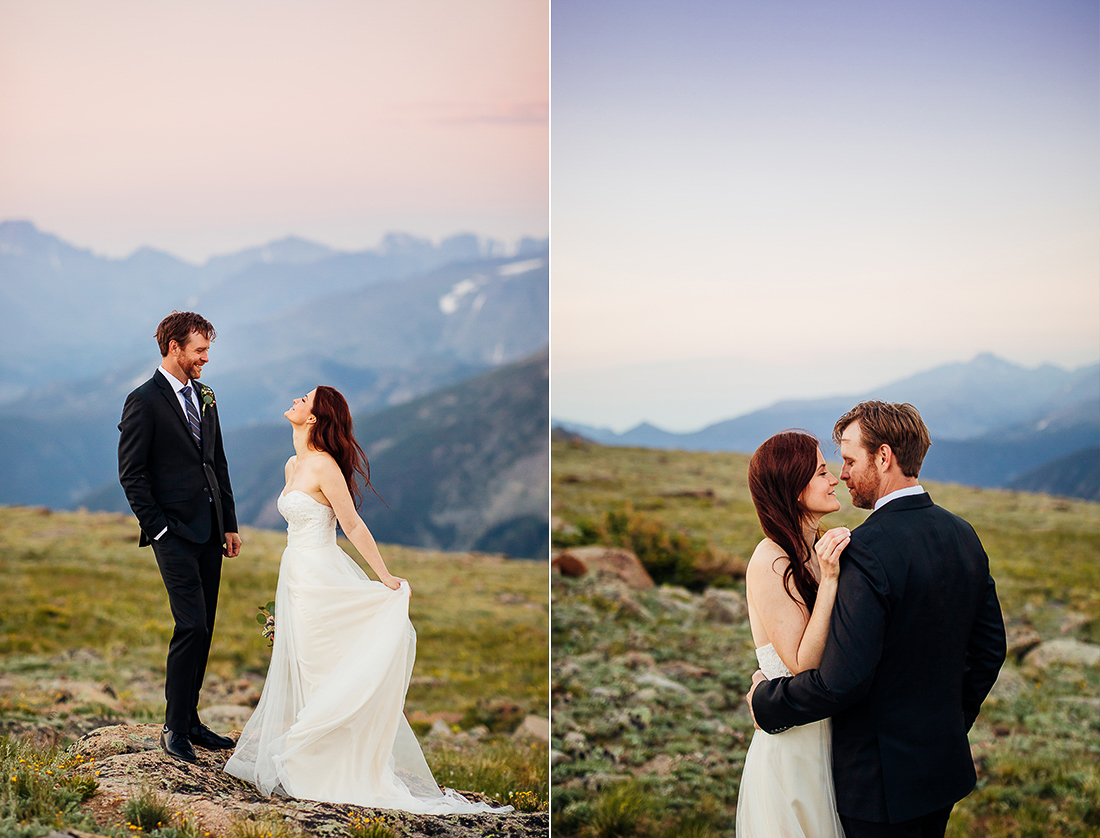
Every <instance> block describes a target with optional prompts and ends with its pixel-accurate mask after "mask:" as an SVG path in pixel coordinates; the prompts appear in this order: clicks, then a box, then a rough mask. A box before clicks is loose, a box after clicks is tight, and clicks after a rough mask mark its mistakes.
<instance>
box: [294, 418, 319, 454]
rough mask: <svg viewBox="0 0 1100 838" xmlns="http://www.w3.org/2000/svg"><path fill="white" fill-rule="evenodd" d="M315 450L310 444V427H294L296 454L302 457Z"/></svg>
mask: <svg viewBox="0 0 1100 838" xmlns="http://www.w3.org/2000/svg"><path fill="white" fill-rule="evenodd" d="M313 450H314V449H313V447H312V446H311V445H310V444H309V425H295V426H294V453H295V454H296V455H297V456H299V457H302V456H304V455H306V454H309V453H310V452H312V451H313Z"/></svg>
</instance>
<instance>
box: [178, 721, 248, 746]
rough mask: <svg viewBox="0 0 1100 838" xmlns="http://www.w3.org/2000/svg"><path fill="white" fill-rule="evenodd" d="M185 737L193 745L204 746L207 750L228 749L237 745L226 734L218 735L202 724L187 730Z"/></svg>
mask: <svg viewBox="0 0 1100 838" xmlns="http://www.w3.org/2000/svg"><path fill="white" fill-rule="evenodd" d="M187 738H188V739H190V740H191V743H192V744H193V745H198V746H199V747H200V748H206V750H208V751H230V750H232V749H233V748H235V747H237V743H236V742H234V741H233V740H232V739H230V738H229V737H228V736H219V735H218V734H216V733H214V731H212V730H211V729H210V728H208V727H207V726H206V725H202V724H200V725H198V726H197V727H193V728H191V729H190V730H189V731H187Z"/></svg>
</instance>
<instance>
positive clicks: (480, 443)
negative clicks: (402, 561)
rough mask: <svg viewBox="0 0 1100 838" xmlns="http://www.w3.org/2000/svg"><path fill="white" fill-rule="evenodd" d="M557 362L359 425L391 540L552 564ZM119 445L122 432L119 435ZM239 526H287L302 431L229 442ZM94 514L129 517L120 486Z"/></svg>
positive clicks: (483, 380) (272, 429)
mask: <svg viewBox="0 0 1100 838" xmlns="http://www.w3.org/2000/svg"><path fill="white" fill-rule="evenodd" d="M548 375H549V365H548V358H547V353H546V352H545V351H544V352H541V353H539V354H538V355H536V356H534V357H532V358H529V359H526V360H524V361H520V362H518V363H515V364H510V365H508V366H505V367H502V368H500V369H496V370H493V371H492V372H488V373H485V374H483V375H480V376H477V377H475V378H472V379H468V380H466V381H463V382H461V383H459V384H456V385H453V386H451V387H446V388H442V389H440V390H436V391H434V392H432V393H429V394H428V395H425V396H421V397H419V398H417V399H414V400H413V401H411V402H408V403H406V404H403V405H400V406H398V407H392V408H388V409H386V410H383V411H380V412H378V413H373V414H369V415H361V416H356V417H355V428H356V437H357V439H358V440H359V442H360V444H361V445H362V446H363V448H364V450H365V451H366V453H367V458H368V460H369V461H370V474H371V483H372V485H373V486H374V487H375V489H376V491H377V492H378V493H379V495H380V496H381V498H382V500H381V501H380V500H379V499H378V498H376V497H375V495H374V494H373V493H372V492H370V491H369V490H367V491H365V492H364V504H363V510H362V514H363V517H364V520H366V522H367V525H368V526H369V527H370V530H371V532H372V533H373V535H374V537H375V538H377V539H378V540H379V541H382V542H396V543H401V544H415V545H418V546H422V547H432V548H437V549H448V550H479V551H484V552H493V553H505V554H507V555H510V556H515V557H518V558H545V557H546V556H547V555H548V551H549V529H548V517H547V510H548V508H549V495H548V492H549V488H548V484H547V474H548V473H549V468H550V460H549V457H550V453H549V447H548V433H549V406H548V395H549V386H548V382H549V378H548ZM116 436H117V434H116ZM225 450H226V456H227V458H228V459H229V465H230V473H231V477H232V481H233V493H234V498H235V501H236V507H237V518H238V521H239V522H240V523H242V524H248V525H251V526H255V527H265V528H280V527H282V526H284V522H283V519H282V517H281V516H280V515H279V512H278V510H277V509H276V507H275V501H276V499H277V498H278V496H279V493H280V492H281V491H282V489H283V465H284V463H285V462H286V459H287V458H288V457H289V456H291V455H292V454H293V453H294V447H293V445H292V444H291V435H290V426H289V425H288V424H287V422H286V420H285V419H284V420H281V421H280V422H279V423H272V424H265V425H254V426H250V427H247V428H238V429H237V430H235V431H230V432H228V433H227V434H226V436H225ZM77 503H78V504H79V505H81V506H85V507H87V508H88V509H98V510H105V511H112V512H124V511H126V510H127V509H128V506H127V504H126V498H125V496H124V495H123V493H122V487H121V486H119V484H118V481H117V480H114V479H113V480H111V481H109V482H108V483H106V484H105V485H103V486H102V487H100V488H98V489H97V490H95V491H92V492H89V493H87V494H85V495H83V496H82V497H80V498H79V499H78V501H77Z"/></svg>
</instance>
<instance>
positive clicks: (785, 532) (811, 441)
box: [749, 431, 818, 611]
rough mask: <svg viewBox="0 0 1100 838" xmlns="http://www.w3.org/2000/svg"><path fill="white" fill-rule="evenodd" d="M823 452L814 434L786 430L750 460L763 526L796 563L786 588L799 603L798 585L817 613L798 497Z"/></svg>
mask: <svg viewBox="0 0 1100 838" xmlns="http://www.w3.org/2000/svg"><path fill="white" fill-rule="evenodd" d="M817 449H818V442H817V437H815V436H814V435H813V434H808V433H806V432H805V431H783V432H782V433H778V434H776V435H775V436H773V437H769V438H768V439H766V440H765V441H764V442H763V443H762V444H761V446H760V447H759V448H757V449H756V453H755V454H753V455H752V459H751V460H749V492H750V493H751V494H752V502H753V505H754V506H756V515H757V517H758V518H759V519H760V527H761V529H763V530H764V534H765V535H766V536H767V537H768V538H770V539H771V540H772V541H774V542H775V543H776V544H778V545H779V546H780V547H781V548H783V552H784V553H786V554H787V558H788V559H789V561H790V563H789V564H788V566H787V569H786V570H785V571H783V587H784V588H785V589H786V591H787V596H789V597H790V598H791V599H795V596H794V595H793V594H792V593H791V585H792V584H793V585H794V589H795V590H796V591H798V595H799V596H800V597H802V601H803V602H804V603H805V604H806V608H807V609H808V610H811V611H812V610H813V607H814V601H815V600H816V599H817V581H816V580H815V579H814V577H813V574H812V573H810V569H809V568H808V567H807V564H808V562H809V560H810V548H809V547H807V546H806V537H805V535H804V534H803V523H802V522H803V519H804V518H805V515H806V512H805V510H804V509H803V508H802V505H801V504H800V503H799V502H798V496H799V495H801V494H802V491H803V489H805V488H806V486H808V485H809V483H810V480H812V479H813V476H814V473H815V472H816V471H817ZM795 601H796V602H797V600H795Z"/></svg>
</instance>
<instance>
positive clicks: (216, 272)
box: [0, 222, 549, 556]
mask: <svg viewBox="0 0 1100 838" xmlns="http://www.w3.org/2000/svg"><path fill="white" fill-rule="evenodd" d="M548 251H549V246H548V242H547V241H545V240H541V241H539V240H533V239H523V240H521V241H520V242H519V243H518V245H517V246H516V248H515V249H514V252H511V253H510V254H506V253H505V252H504V250H503V248H502V247H501V246H500V245H499V244H497V243H494V242H491V241H486V240H483V239H479V238H478V237H476V236H473V235H465V234H464V235H459V236H454V237H452V238H450V239H446V240H444V241H443V242H441V243H440V244H439V245H433V244H432V243H431V242H428V241H426V240H423V239H418V238H415V237H412V236H408V235H404V234H393V235H390V236H387V237H386V238H385V239H384V240H383V242H382V244H381V245H380V246H379V247H378V248H376V249H374V250H370V251H363V252H360V253H344V252H339V251H335V250H332V249H331V248H328V247H325V246H324V245H319V244H315V243H312V242H308V241H305V240H303V239H299V238H294V237H290V238H286V239H282V240H280V241H277V242H272V243H270V244H268V245H265V246H262V247H257V248H250V249H248V250H244V251H241V252H239V253H235V254H229V255H226V256H219V257H215V258H212V259H210V260H208V261H207V262H206V263H205V264H204V265H201V266H197V265H192V264H189V263H187V262H184V261H181V260H179V259H176V258H175V257H173V256H170V255H169V254H165V253H160V252H158V251H154V250H151V249H147V248H146V249H142V250H139V251H138V252H136V253H135V254H133V255H132V256H130V257H128V258H126V259H110V258H106V257H102V256H97V255H95V254H93V253H91V252H90V251H88V250H82V249H80V248H76V247H74V246H72V245H69V244H67V243H66V242H64V241H63V240H61V239H60V238H58V237H56V236H53V235H50V234H48V233H43V232H41V231H39V230H38V229H37V228H35V227H34V225H32V224H30V223H29V222H4V223H0V328H2V329H3V330H4V331H3V334H4V335H5V338H4V342H5V352H4V353H3V365H2V366H0V419H5V420H7V423H8V424H9V426H10V427H11V428H12V432H11V433H10V434H7V435H5V437H4V438H3V439H2V440H0V457H2V458H3V460H4V462H5V463H6V468H5V480H4V481H3V482H2V483H0V503H5V504H39V505H46V506H50V507H54V508H73V507H74V506H76V505H91V506H93V507H95V508H117V507H118V503H117V500H118V497H120V495H116V496H114V500H112V499H111V498H112V493H111V486H112V485H113V484H115V483H116V481H117V478H116V471H117V465H116V454H115V449H116V446H117V441H118V431H117V427H116V426H117V423H118V419H119V415H120V412H121V406H122V403H123V401H124V400H125V397H126V394H127V393H128V392H129V391H130V390H132V389H133V388H134V387H135V386H137V385H138V384H139V383H141V382H142V381H144V380H146V379H147V378H148V377H149V376H150V375H152V374H153V372H154V371H155V369H156V367H157V364H158V363H159V361H160V356H159V352H158V351H157V348H156V343H155V341H154V339H153V332H154V330H155V328H156V324H157V323H158V322H159V321H160V319H161V318H162V317H164V315H165V314H167V313H168V312H170V311H171V310H173V309H175V308H178V309H183V308H187V309H192V310H197V311H200V312H202V313H203V314H204V315H205V316H206V317H208V319H210V320H211V321H212V322H213V323H214V326H215V328H216V329H217V330H218V337H217V339H216V340H215V341H214V344H213V347H212V348H211V351H210V363H209V364H208V366H207V367H206V369H205V370H204V375H203V382H204V383H207V384H208V385H209V386H211V387H213V388H214V390H215V391H216V392H217V398H218V409H219V415H220V417H221V420H222V427H223V430H224V432H225V434H226V445H227V449H228V448H229V447H230V446H231V445H232V446H236V447H237V448H239V450H240V451H241V452H242V455H241V458H240V459H239V462H237V463H235V462H234V456H233V455H231V457H230V468H231V473H233V474H234V475H236V469H237V468H238V467H240V468H250V466H249V465H248V463H250V462H252V461H253V460H255V461H257V462H258V461H261V460H263V457H261V456H260V453H261V452H262V451H263V450H265V446H267V447H268V448H269V449H270V452H271V456H272V457H275V459H278V460H279V463H280V465H279V468H278V472H280V473H281V462H282V461H284V460H285V459H286V456H288V454H287V452H286V451H285V450H284V449H285V448H286V446H287V445H288V444H289V436H287V435H286V434H285V424H284V422H285V420H283V419H282V413H283V411H284V410H286V409H287V408H288V407H289V406H290V403H291V400H292V399H293V398H294V397H295V396H299V395H302V394H304V393H306V392H308V391H309V390H310V389H312V388H313V387H314V386H315V385H316V384H318V383H325V384H330V385H332V386H335V387H337V388H338V389H340V390H341V391H342V392H343V393H344V395H345V396H346V397H347V399H348V402H349V404H350V405H351V407H352V411H353V414H354V415H355V416H356V417H357V418H360V420H362V419H363V418H364V417H372V418H371V419H370V423H371V424H370V426H371V427H373V422H374V419H373V417H374V416H381V417H383V420H380V421H383V422H384V421H389V420H385V419H384V417H385V416H386V415H388V410H389V409H398V412H397V413H396V414H393V415H395V416H398V417H401V416H402V415H404V414H402V413H401V411H400V409H399V408H400V407H401V406H407V407H408V409H410V410H412V409H415V410H428V413H429V414H431V413H432V410H429V409H428V407H427V406H426V405H425V404H421V403H420V401H419V400H420V399H421V397H427V396H429V395H431V396H432V397H436V396H439V397H442V396H440V394H441V393H450V394H451V395H450V396H448V398H452V397H453V398H455V399H458V402H456V403H461V404H463V405H467V402H465V401H463V397H462V393H464V392H466V391H465V390H462V389H461V387H462V385H463V384H466V383H469V385H470V386H471V387H473V386H474V384H473V382H475V381H477V382H483V383H482V384H479V385H478V386H482V387H490V389H492V387H491V384H485V383H484V382H485V381H490V382H491V381H493V380H497V379H493V377H492V376H493V375H495V374H496V373H500V374H502V375H504V377H505V379H506V380H511V381H514V382H515V381H519V380H521V379H523V380H527V379H529V380H530V382H531V383H529V384H528V385H526V389H524V388H520V390H519V391H517V394H516V400H515V401H514V402H512V403H508V404H504V403H503V402H502V403H501V408H500V413H501V416H502V417H505V419H502V421H505V420H506V421H508V422H509V423H510V424H511V426H512V427H514V428H515V429H517V432H518V430H519V429H523V430H524V433H527V434H532V436H531V437H530V438H529V439H526V441H525V443H524V444H523V445H520V444H519V443H518V442H516V443H515V445H514V446H513V447H514V448H515V450H517V451H518V450H520V449H522V450H525V451H528V452H530V451H533V450H537V448H538V446H539V445H542V446H545V442H546V439H545V438H546V430H547V423H548V406H547V399H546V394H545V393H544V394H543V397H542V400H541V402H537V400H533V399H532V398H530V397H528V398H526V400H525V401H524V400H523V399H520V398H519V395H520V393H521V392H527V394H528V396H530V395H531V394H530V392H529V391H530V390H531V388H537V386H539V385H537V383H534V382H537V381H541V382H542V384H541V386H542V387H543V388H544V389H546V388H547V387H548V384H547V381H546V376H545V374H541V378H540V377H539V376H540V374H539V373H538V372H537V367H538V363H539V361H538V359H539V358H540V357H541V358H542V362H541V363H543V365H545V363H546V361H545V349H546V346H547V343H548V339H549V267H548ZM540 353H542V354H540ZM516 364H519V366H518V367H516V368H515V369H513V366H514V365H516ZM532 364H534V366H533V367H532V366H531V365H532ZM516 369H522V370H525V371H526V372H524V373H522V374H521V373H520V372H517V371H516ZM505 370H512V372H511V373H508V374H507V375H505ZM486 376H488V378H486ZM508 376H511V378H509V377H508ZM516 376H519V377H518V378H516ZM524 376H526V378H524ZM455 387H459V388H460V389H459V390H457V391H454V390H453V388H455ZM478 392H480V391H478ZM481 397H487V396H486V395H485V393H482V396H481ZM498 401H499V399H498ZM413 405H419V407H415V408H414V407H413ZM464 409H465V408H464ZM524 410H532V411H535V412H536V414H537V415H535V416H532V417H525V416H523V415H521V414H522V411H524ZM393 421H399V422H401V421H404V422H405V423H406V424H408V427H409V429H410V430H411V428H413V427H420V425H418V424H417V423H416V422H413V423H412V424H409V420H408V417H407V416H406V418H405V419H404V420H401V419H395V420H393ZM426 421H427V420H425V422H426ZM481 421H483V422H484V423H485V427H484V428H483V429H482V432H481V433H482V435H483V436H484V434H488V433H489V432H490V430H491V428H492V427H494V426H493V422H491V421H489V419H488V418H484V419H483V420H481ZM493 421H496V420H495V419H494V420H493ZM478 422H479V420H478V418H477V417H476V415H475V416H472V417H470V418H469V419H468V420H464V422H463V423H462V424H460V426H459V427H461V428H462V429H463V433H465V434H467V435H468V436H469V442H468V443H463V444H460V443H459V441H456V440H455V439H452V438H451V437H448V439H451V443H450V444H451V446H452V448H453V450H454V451H456V452H465V454H466V455H468V457H469V459H470V463H469V464H467V465H466V466H465V468H466V469H467V470H468V472H469V474H470V475H471V477H470V479H469V480H468V481H467V482H466V483H465V484H462V485H463V487H464V488H463V489H462V491H461V492H458V493H457V494H456V493H452V494H451V495H447V496H446V498H447V500H446V502H445V503H444V502H443V501H440V500H439V497H444V496H439V497H437V496H436V495H435V494H433V492H434V490H426V491H425V492H421V493H420V494H417V493H415V492H412V491H411V490H405V489H402V490H401V492H402V494H401V498H402V499H401V500H398V501H397V505H396V506H394V507H393V508H394V515H393V516H391V517H390V518H387V519H386V520H392V521H394V522H397V523H396V524H395V525H394V527H393V528H392V530H389V532H392V533H393V534H394V537H396V536H397V535H400V536H401V537H400V538H398V539H397V540H399V541H401V542H402V543H409V544H419V545H424V546H432V547H441V548H454V549H489V548H488V547H485V546H483V545H484V544H490V543H492V544H497V545H498V546H499V545H503V546H502V547H501V549H505V548H507V552H510V553H511V554H513V555H524V556H526V555H539V553H538V550H539V549H542V548H539V547H538V546H537V545H535V546H532V545H533V544H534V541H532V539H531V533H530V530H531V525H530V520H529V515H530V514H532V513H531V509H532V508H533V507H532V505H531V503H530V499H529V497H528V496H527V495H524V494H523V493H519V494H516V495H515V497H513V498H512V499H513V500H514V504H512V506H511V507H509V505H508V498H509V497H511V495H509V494H508V492H506V491H503V490H500V491H498V489H497V488H494V486H495V485H496V484H494V483H493V481H500V480H504V481H505V484H508V478H507V477H506V475H505V472H507V471H508V469H509V468H512V467H513V466H514V464H512V465H508V466H505V464H504V463H503V461H499V462H498V461H496V460H491V458H490V460H491V461H490V460H485V461H483V460H479V459H478V457H479V456H481V455H479V454H478V451H479V448H478V440H480V439H482V437H481V436H478V434H477V433H475V429H476V426H477V425H478ZM539 422H541V423H542V428H543V431H542V437H541V438H537V437H538V433H537V430H538V428H537V426H538V423H539ZM532 423H534V424H532ZM421 424H423V423H421ZM382 427H385V425H384V424H383V426H382ZM430 427H431V426H430V422H429V423H428V424H426V425H424V428H425V429H429V428H430ZM447 427H450V426H449V425H448V426H447ZM435 430H440V429H435ZM423 433H424V434H428V433H429V430H424V431H423ZM398 437H400V434H398V435H397V436H394V437H393V440H391V442H392V444H391V445H390V446H389V448H388V450H387V451H379V452H378V457H380V458H381V462H382V465H383V466H384V465H385V463H386V461H387V459H388V458H390V457H393V456H395V454H394V453H389V452H397V454H402V455H408V456H409V457H412V458H414V459H415V457H416V456H418V455H417V454H416V451H415V450H414V449H411V448H409V447H408V446H409V445H411V444H412V443H408V442H403V441H402V440H403V439H404V437H401V438H400V439H399V438H398ZM524 446H526V447H524ZM276 451H278V452H280V453H278V454H276V453H275V452H276ZM534 456H536V455H534V454H527V455H524V457H527V458H528V459H524V458H523V457H521V458H520V459H523V460H524V462H526V463H528V466H522V467H519V466H516V468H519V469H520V471H523V469H524V468H529V463H530V462H533V460H530V457H534ZM445 459H446V458H445ZM483 459H484V458H483ZM459 460H461V457H459V456H458V454H455V455H454V456H453V457H452V458H451V459H450V460H447V462H448V463H449V464H450V465H449V466H448V467H453V468H455V469H459V468H461V467H462V466H461V465H460V463H459ZM544 460H545V457H544ZM372 461H373V458H372ZM263 462H265V463H266V460H263ZM474 464H477V467H476V468H475V465H474ZM498 466H499V467H500V468H501V469H504V471H503V472H501V471H498V470H496V469H497V467H498ZM441 468H442V466H441ZM394 471H395V472H399V471H400V469H398V468H396V467H394ZM418 473H420V474H425V473H426V472H425V471H424V470H423V469H421V470H420V472H418ZM524 473H525V475H526V476H525V480H526V481H527V485H528V490H529V492H533V493H535V494H538V492H540V491H541V492H542V493H543V498H544V501H543V512H542V514H543V518H544V519H545V506H546V503H545V494H546V486H547V478H546V469H545V468H544V469H543V473H542V475H541V477H540V476H539V475H538V474H536V473H535V472H531V473H529V474H528V473H526V472H524ZM253 482H255V485H256V491H257V492H261V491H263V492H267V488H266V487H265V486H264V487H261V483H260V482H257V481H250V480H245V481H244V484H243V494H242V487H238V491H237V494H238V503H240V504H241V508H242V509H252V508H253V507H255V509H254V513H255V514H253V515H251V517H245V518H242V521H245V522H246V523H255V524H257V525H260V526H265V525H266V526H272V525H276V524H277V523H281V522H276V521H275V520H274V519H273V518H272V517H271V514H270V513H271V511H272V510H271V509H269V510H268V515H267V517H266V518H265V517H264V516H263V514H262V513H261V509H260V507H261V506H262V504H261V503H260V502H259V501H254V500H252V499H251V498H250V497H249V490H248V488H247V487H248V486H249V485H251V484H252V483H253ZM235 484H236V479H235ZM393 485H394V486H395V487H396V486H398V485H400V480H397V481H395V482H394V484H393ZM448 485H450V484H448ZM508 485H510V484H508ZM479 487H480V488H479ZM502 492H503V493H502ZM276 494H277V492H276ZM513 494H514V493H513ZM460 495H461V497H459V496H460ZM257 497H258V495H257ZM372 497H373V495H372ZM478 499H482V500H486V502H491V504H494V506H493V509H492V510H486V511H485V514H484V516H481V515H479V513H478V512H477V510H476V509H474V508H472V507H471V506H469V504H471V503H474V502H475V501H478ZM268 500H270V499H268ZM265 502H266V501H265ZM441 503H443V506H440V504H441ZM257 504H259V505H257ZM418 504H419V505H418ZM463 504H467V505H466V506H464V505H463ZM452 507H453V509H452V511H453V513H454V515H457V516H459V518H461V519H462V520H463V521H466V524H463V525H459V524H457V523H456V524H454V526H452V527H451V529H448V525H446V524H444V523H442V522H444V521H445V520H446V518H447V511H446V510H447V509H451V508H452ZM509 509H512V511H516V510H519V511H516V514H515V515H511V514H510V512H509ZM481 517H484V520H485V521H491V522H492V523H491V525H486V526H487V527H488V529H486V527H482V526H481V525H480V524H477V523H475V521H476V520H479V519H480V518H481ZM513 518H516V519H522V520H524V521H527V523H526V524H523V525H522V526H520V528H521V529H522V527H524V526H525V527H526V528H527V529H526V530H525V532H527V535H526V536H522V537H520V536H516V535H515V532H516V531H517V530H516V527H515V526H513V525H512V524H509V523H508V522H509V521H512V519H513ZM385 526H386V525H383V529H384V531H386V530H385ZM493 527H502V528H503V529H501V530H500V532H497V533H496V534H495V535H494V534H491V533H490V532H489V530H491V529H492V528H493ZM448 533H450V535H448ZM379 537H380V538H384V537H385V536H379ZM416 539H420V540H419V541H418V540H416ZM477 545H482V546H477ZM532 550H533V551H535V552H531V551H532Z"/></svg>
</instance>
